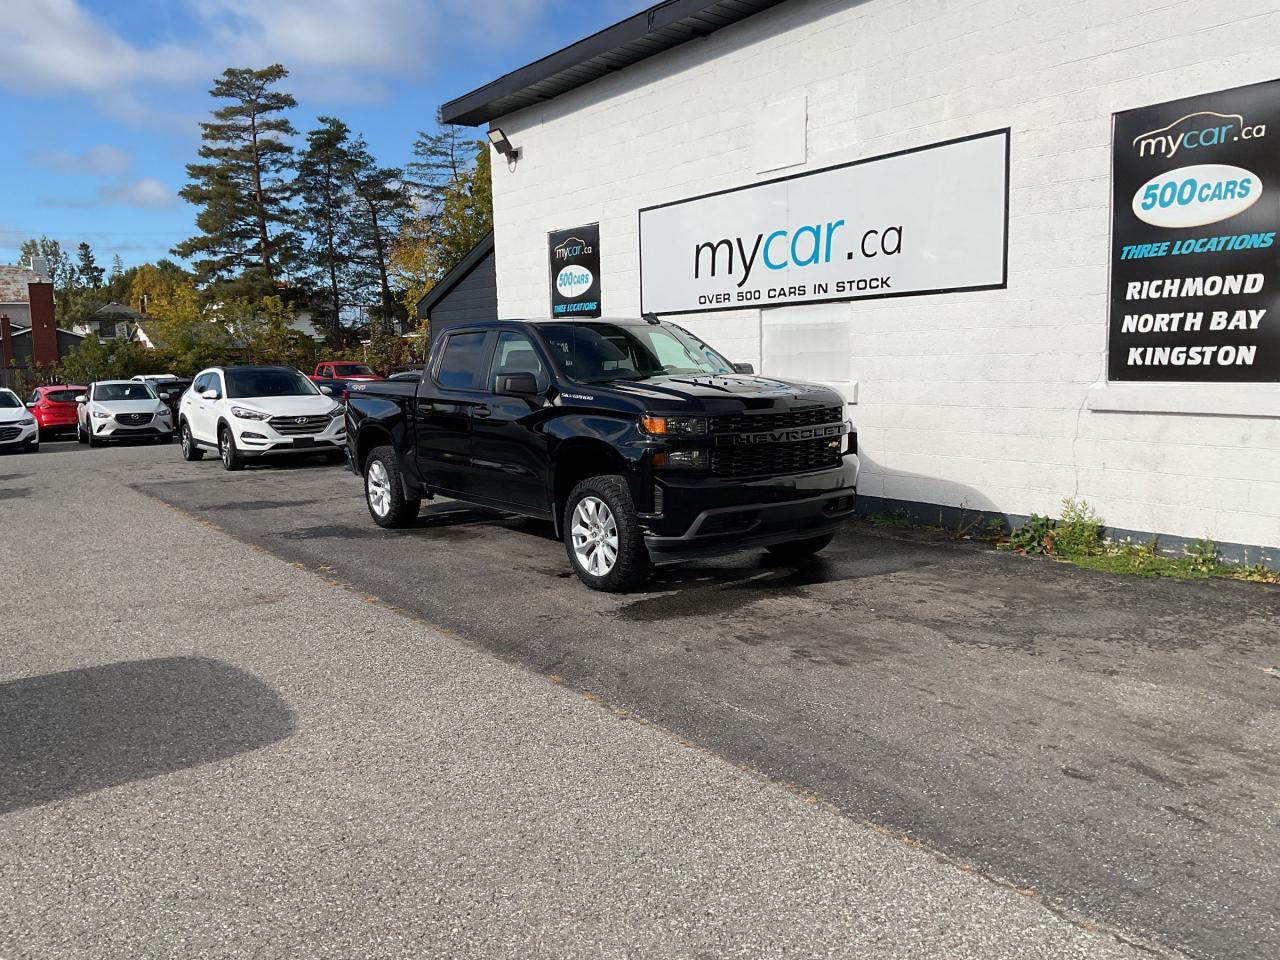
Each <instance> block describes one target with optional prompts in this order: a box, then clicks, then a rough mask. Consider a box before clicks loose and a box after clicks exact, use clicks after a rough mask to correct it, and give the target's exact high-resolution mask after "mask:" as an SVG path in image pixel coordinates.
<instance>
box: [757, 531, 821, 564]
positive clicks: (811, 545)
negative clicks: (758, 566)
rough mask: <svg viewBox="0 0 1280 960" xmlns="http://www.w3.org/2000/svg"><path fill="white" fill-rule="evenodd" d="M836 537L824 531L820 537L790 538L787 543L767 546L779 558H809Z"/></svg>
mask: <svg viewBox="0 0 1280 960" xmlns="http://www.w3.org/2000/svg"><path fill="white" fill-rule="evenodd" d="M834 539H835V534H834V533H824V534H823V535H822V536H820V537H809V538H807V539H805V540H789V541H788V542H786V543H771V544H769V546H767V547H765V549H766V550H768V551H769V552H770V553H772V554H773V555H774V556H775V557H777V558H778V559H779V560H807V559H808V558H809V557H812V556H813V555H814V554H815V553H817V552H818V551H819V550H822V549H823V548H824V547H826V546H827V545H828V544H829V543H831V541H832V540H834Z"/></svg>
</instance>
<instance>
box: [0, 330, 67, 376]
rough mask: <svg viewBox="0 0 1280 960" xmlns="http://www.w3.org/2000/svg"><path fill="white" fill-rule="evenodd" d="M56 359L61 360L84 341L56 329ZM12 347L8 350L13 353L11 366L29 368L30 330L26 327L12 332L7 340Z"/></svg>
mask: <svg viewBox="0 0 1280 960" xmlns="http://www.w3.org/2000/svg"><path fill="white" fill-rule="evenodd" d="M57 333H58V359H59V360H61V359H63V358H64V357H65V356H66V355H67V354H68V353H70V352H71V351H72V350H74V349H75V348H76V347H77V346H79V345H80V341H82V340H83V339H84V337H83V336H81V335H80V334H78V333H74V332H72V331H71V330H63V329H62V328H61V327H59V328H58V331H57ZM9 342H10V344H11V345H12V346H11V347H10V349H11V350H12V351H13V354H12V357H13V366H15V367H30V366H32V363H31V328H30V327H27V328H24V329H21V330H14V331H13V333H12V335H11V336H10V338H9Z"/></svg>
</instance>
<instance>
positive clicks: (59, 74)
mask: <svg viewBox="0 0 1280 960" xmlns="http://www.w3.org/2000/svg"><path fill="white" fill-rule="evenodd" d="M549 3H551V0H185V4H184V5H185V7H186V8H187V9H188V10H189V11H190V12H191V13H192V14H193V15H194V26H195V27H197V28H198V32H199V33H200V34H201V35H199V36H195V37H190V38H184V39H183V40H182V41H181V42H169V43H161V44H154V45H151V46H139V45H136V44H134V43H131V42H129V41H128V40H126V39H125V38H124V37H122V36H120V35H119V34H118V33H117V32H116V31H115V30H113V29H112V28H111V27H110V26H109V25H108V24H107V23H106V22H103V21H100V20H98V19H96V18H95V17H93V16H92V15H91V14H90V13H89V12H88V11H87V10H86V9H85V8H84V7H83V6H82V5H81V2H80V0H23V2H21V3H14V4H10V6H12V7H13V9H12V10H6V13H5V18H4V52H3V55H0V86H7V87H11V88H16V89H22V90H30V91H33V92H39V93H47V92H50V91H57V92H62V91H68V90H73V91H83V92H85V93H88V94H90V95H92V96H93V97H94V99H95V101H96V102H97V103H98V104H99V106H101V107H103V108H104V109H107V110H108V112H112V113H116V114H120V113H129V112H133V111H135V110H136V108H137V104H136V103H135V102H134V100H132V99H131V98H133V97H134V93H133V91H135V90H136V89H137V88H138V87H140V86H143V85H157V84H173V83H184V84H185V83H193V82H196V81H199V82H204V83H207V82H208V81H209V80H211V79H213V78H214V77H215V76H216V75H217V74H219V73H220V72H221V71H222V69H223V68H224V67H225V66H226V65H228V64H232V65H235V66H262V65H266V64H268V63H283V64H284V65H285V66H287V67H288V68H289V69H290V71H292V72H293V73H294V74H295V77H296V78H297V79H301V80H306V81H307V82H316V83H320V84H323V85H324V86H325V88H326V89H329V90H333V91H341V90H344V89H345V90H347V92H348V93H350V94H351V96H352V97H353V98H355V99H368V98H370V97H375V96H377V95H378V94H380V92H381V87H380V85H379V83H378V80H377V77H378V76H379V75H381V76H385V75H388V74H405V73H413V72H416V71H419V70H421V69H423V68H424V67H426V66H427V65H428V63H429V61H430V59H432V50H433V49H437V50H438V49H439V48H440V47H441V45H449V46H453V47H456V45H457V44H458V42H459V40H460V39H464V38H465V39H466V40H468V41H473V40H475V39H476V38H477V37H479V38H483V39H488V40H491V41H497V42H508V41H511V40H515V39H518V38H519V37H521V36H523V35H525V34H526V33H527V30H528V29H529V28H530V26H531V25H533V24H534V23H535V22H536V21H537V20H538V18H539V16H540V15H541V14H543V13H544V12H545V10H546V8H547V6H548V5H549Z"/></svg>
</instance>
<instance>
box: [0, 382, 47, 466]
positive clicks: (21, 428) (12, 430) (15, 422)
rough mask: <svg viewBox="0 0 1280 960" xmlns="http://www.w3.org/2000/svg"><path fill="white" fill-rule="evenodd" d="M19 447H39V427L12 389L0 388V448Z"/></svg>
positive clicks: (29, 450)
mask: <svg viewBox="0 0 1280 960" xmlns="http://www.w3.org/2000/svg"><path fill="white" fill-rule="evenodd" d="M13 447H21V448H22V449H23V450H26V451H28V452H33V451H35V450H39V449H40V428H39V427H38V426H37V425H36V418H35V417H34V416H33V415H32V414H31V411H30V410H28V409H27V405H26V404H25V403H23V402H22V400H21V399H20V398H19V397H18V395H17V394H16V393H14V392H13V391H12V390H8V389H3V388H0V450H5V449H11V448H13Z"/></svg>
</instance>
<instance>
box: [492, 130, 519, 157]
mask: <svg viewBox="0 0 1280 960" xmlns="http://www.w3.org/2000/svg"><path fill="white" fill-rule="evenodd" d="M489 142H490V143H491V144H493V149H495V150H497V151H498V152H499V153H500V154H502V155H503V156H504V157H506V158H507V161H508V162H510V161H512V160H519V159H520V148H519V147H513V146H512V145H511V141H510V140H508V139H507V135H506V134H505V133H503V132H502V128H501V127H490V128H489Z"/></svg>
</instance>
